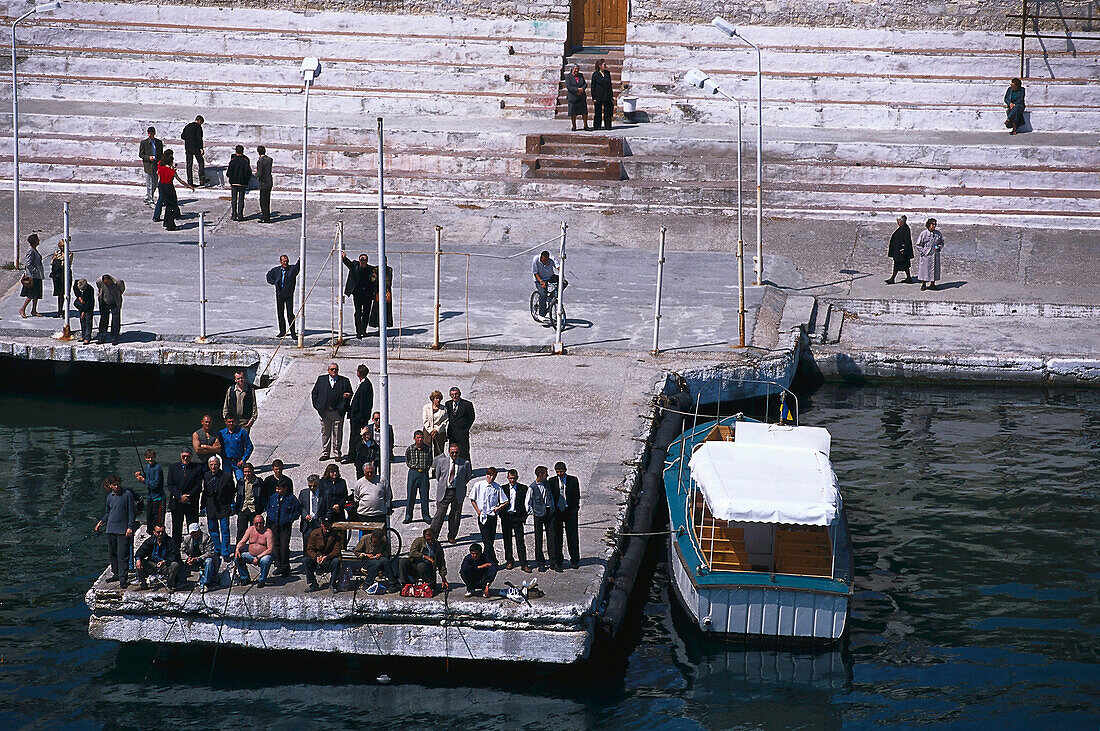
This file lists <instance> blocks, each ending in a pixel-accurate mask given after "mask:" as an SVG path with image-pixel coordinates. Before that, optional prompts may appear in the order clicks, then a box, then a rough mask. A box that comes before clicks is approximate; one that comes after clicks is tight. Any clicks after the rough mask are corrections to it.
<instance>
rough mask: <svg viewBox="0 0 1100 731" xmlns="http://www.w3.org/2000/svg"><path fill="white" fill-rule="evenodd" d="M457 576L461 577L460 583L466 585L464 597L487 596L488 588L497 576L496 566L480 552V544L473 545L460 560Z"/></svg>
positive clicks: (494, 562)
mask: <svg viewBox="0 0 1100 731" xmlns="http://www.w3.org/2000/svg"><path fill="white" fill-rule="evenodd" d="M459 574H460V575H461V576H462V583H464V584H466V596H476V595H478V594H480V595H481V596H489V586H490V585H491V584H492V583H493V579H495V578H496V576H497V564H496V561H494V560H493V559H492V557H491V556H489V555H488V554H486V553H485V552H484V551H482V550H481V544H480V543H475V544H473V545H471V546H470V552H469V553H468V554H466V557H465V558H463V559H462V568H461V569H460V570H459Z"/></svg>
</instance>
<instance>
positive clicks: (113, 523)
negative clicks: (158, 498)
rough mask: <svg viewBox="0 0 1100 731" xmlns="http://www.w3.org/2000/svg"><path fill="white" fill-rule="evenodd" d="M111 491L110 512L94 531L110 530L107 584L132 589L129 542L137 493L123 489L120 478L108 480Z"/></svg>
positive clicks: (131, 534)
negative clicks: (117, 583)
mask: <svg viewBox="0 0 1100 731" xmlns="http://www.w3.org/2000/svg"><path fill="white" fill-rule="evenodd" d="M107 485H108V486H109V487H110V488H111V491H110V492H109V493H107V509H106V510H105V511H104V513H103V517H102V518H100V520H99V522H98V523H96V524H95V528H93V530H94V531H95V532H96V533H98V532H99V531H100V530H102V529H103V528H106V529H107V555H108V557H109V559H110V562H111V575H110V577H108V579H107V581H109V582H112V581H118V582H119V585H120V586H121V587H122V588H123V589H125V588H126V587H127V586H129V585H130V580H129V570H130V539H131V538H132V537H133V535H134V526H135V524H136V523H137V505H135V504H134V493H132V492H130V491H129V490H123V489H122V480H121V479H119V477H118V475H111V476H110V477H108V478H107Z"/></svg>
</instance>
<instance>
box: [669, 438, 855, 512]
mask: <svg viewBox="0 0 1100 731" xmlns="http://www.w3.org/2000/svg"><path fill="white" fill-rule="evenodd" d="M773 444H774V443H773ZM688 466H689V468H690V469H691V477H692V479H693V480H695V483H696V484H697V485H698V486H699V490H700V491H701V492H702V493H703V497H704V498H705V499H706V501H707V505H708V506H709V507H710V512H711V513H712V514H713V515H714V517H716V518H719V519H721V520H727V521H736V522H753V523H793V524H796V525H831V524H832V523H833V521H834V520H836V516H837V511H838V506H839V505H840V495H839V493H838V492H837V485H836V475H835V474H833V468H832V465H831V464H830V463H829V458H828V457H826V456H825V455H824V454H822V453H821V452H819V451H817V450H816V449H810V448H806V447H779V446H771V445H768V444H745V443H738V442H736V441H735V442H704V443H703V445H702V446H701V447H699V449H698V450H696V452H695V454H693V455H692V457H691V461H690V462H689V463H688Z"/></svg>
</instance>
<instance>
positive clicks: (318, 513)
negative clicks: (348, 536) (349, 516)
mask: <svg viewBox="0 0 1100 731" xmlns="http://www.w3.org/2000/svg"><path fill="white" fill-rule="evenodd" d="M298 502H300V503H301V504H302V519H301V521H300V522H299V524H298V527H299V528H300V529H301V531H302V544H303V545H305V542H306V540H307V539H308V538H309V534H310V533H312V532H313V530H314V529H315V528H318V527H320V525H321V522H322V521H324V520H327V519H328V514H329V511H330V510H332V500H331V499H330V498H329V495H328V490H326V489H325V487H324V485H323V484H322V483H321V476H320V475H310V476H309V477H307V478H306V488H305V489H303V490H302V491H301V492H300V493H298Z"/></svg>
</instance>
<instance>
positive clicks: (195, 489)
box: [164, 447, 202, 545]
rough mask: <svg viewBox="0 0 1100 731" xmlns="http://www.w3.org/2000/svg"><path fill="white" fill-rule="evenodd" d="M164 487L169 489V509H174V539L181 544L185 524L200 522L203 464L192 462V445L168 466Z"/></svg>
mask: <svg viewBox="0 0 1100 731" xmlns="http://www.w3.org/2000/svg"><path fill="white" fill-rule="evenodd" d="M164 487H165V489H166V490H167V491H168V509H169V510H171V511H172V540H174V541H175V542H176V544H177V545H179V543H180V541H182V540H183V529H184V526H188V525H191V524H192V523H198V522H199V495H201V494H202V465H199V464H192V461H191V449H190V447H185V448H184V449H183V450H182V451H180V461H179V462H176V463H175V464H173V465H172V466H171V467H169V468H168V477H167V478H166V479H165V481H164Z"/></svg>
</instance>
